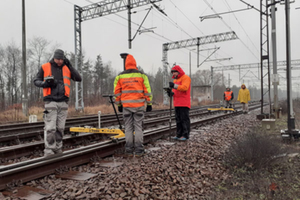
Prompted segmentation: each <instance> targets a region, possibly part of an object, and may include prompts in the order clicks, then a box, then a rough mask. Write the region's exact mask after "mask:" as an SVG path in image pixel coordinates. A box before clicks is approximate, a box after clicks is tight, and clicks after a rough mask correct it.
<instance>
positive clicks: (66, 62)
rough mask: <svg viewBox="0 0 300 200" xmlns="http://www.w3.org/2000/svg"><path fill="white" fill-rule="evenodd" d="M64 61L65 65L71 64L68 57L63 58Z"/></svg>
mask: <svg viewBox="0 0 300 200" xmlns="http://www.w3.org/2000/svg"><path fill="white" fill-rule="evenodd" d="M64 63H65V65H67V67H70V66H71V63H70V61H69V59H68V58H65V59H64Z"/></svg>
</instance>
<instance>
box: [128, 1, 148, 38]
mask: <svg viewBox="0 0 300 200" xmlns="http://www.w3.org/2000/svg"><path fill="white" fill-rule="evenodd" d="M151 9H152V6H151V7H150V8H149V10H148V12H147V14H146V16H145V17H144V19H143V21H142V23H141V24H140V26H139V28H138V30H137V31H136V33H135V34H134V36H133V38H132V39H130V41H133V40H134V38H135V37H136V35H137V33H138V32H139V31H140V29H141V27H142V25H143V23H144V21H145V20H146V18H147V16H148V14H149V13H150V11H151Z"/></svg>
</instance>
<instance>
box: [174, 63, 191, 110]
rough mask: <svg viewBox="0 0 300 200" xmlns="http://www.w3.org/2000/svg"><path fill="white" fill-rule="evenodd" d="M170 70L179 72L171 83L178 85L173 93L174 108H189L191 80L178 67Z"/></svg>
mask: <svg viewBox="0 0 300 200" xmlns="http://www.w3.org/2000/svg"><path fill="white" fill-rule="evenodd" d="M172 70H176V71H178V72H179V74H178V76H177V77H174V75H173V76H172V78H174V80H173V83H174V84H176V85H178V87H177V89H173V90H172V91H173V92H174V95H173V98H174V106H175V107H188V108H191V78H190V77H189V76H188V75H186V74H185V73H184V71H183V69H181V67H180V66H179V65H175V66H174V67H173V68H172Z"/></svg>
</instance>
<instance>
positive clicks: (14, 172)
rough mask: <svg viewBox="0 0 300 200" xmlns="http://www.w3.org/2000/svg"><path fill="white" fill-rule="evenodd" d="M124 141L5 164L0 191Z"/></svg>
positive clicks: (156, 134) (162, 132)
mask: <svg viewBox="0 0 300 200" xmlns="http://www.w3.org/2000/svg"><path fill="white" fill-rule="evenodd" d="M256 108H260V106H255V107H251V108H250V109H251V110H252V109H256ZM241 113H242V111H237V112H233V113H229V114H225V115H219V116H214V117H211V118H207V119H203V120H199V121H195V122H192V123H191V127H197V126H199V125H201V124H206V123H212V122H214V121H216V120H220V119H223V118H228V117H231V116H234V115H238V114H241ZM175 131H176V125H173V126H171V128H169V127H168V126H166V127H165V128H160V129H156V130H150V131H145V133H144V143H148V142H151V141H155V140H157V139H159V138H163V137H166V136H169V135H170V134H171V133H172V132H175ZM124 143H125V140H124V138H123V139H120V140H119V142H118V143H113V142H112V141H107V142H101V143H97V144H93V145H89V146H86V147H80V148H77V149H72V150H68V151H65V152H63V153H62V154H59V155H54V156H53V157H45V158H44V157H41V158H36V159H33V160H28V161H24V162H20V163H15V164H11V165H6V166H2V167H0V190H3V189H5V188H7V187H8V186H9V185H10V184H14V183H25V182H28V181H31V180H34V179H37V178H41V177H44V176H46V175H50V174H53V173H55V171H56V169H58V168H60V167H61V166H64V167H68V168H69V167H73V166H78V165H82V164H85V163H88V162H90V159H91V158H93V157H95V156H96V157H106V156H109V155H112V154H114V152H115V150H116V149H118V148H121V147H123V146H124Z"/></svg>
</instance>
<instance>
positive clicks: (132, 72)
mask: <svg viewBox="0 0 300 200" xmlns="http://www.w3.org/2000/svg"><path fill="white" fill-rule="evenodd" d="M114 95H115V98H116V99H115V103H116V104H118V105H121V104H122V105H123V107H130V108H137V107H142V106H144V105H145V102H146V103H147V104H148V105H152V93H151V87H150V83H149V80H148V77H147V75H146V74H144V73H143V72H141V71H139V70H138V69H137V67H136V61H135V59H134V58H133V56H132V55H128V56H127V57H126V61H125V71H123V72H122V73H120V74H119V75H118V76H117V77H116V78H115V81H114Z"/></svg>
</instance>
